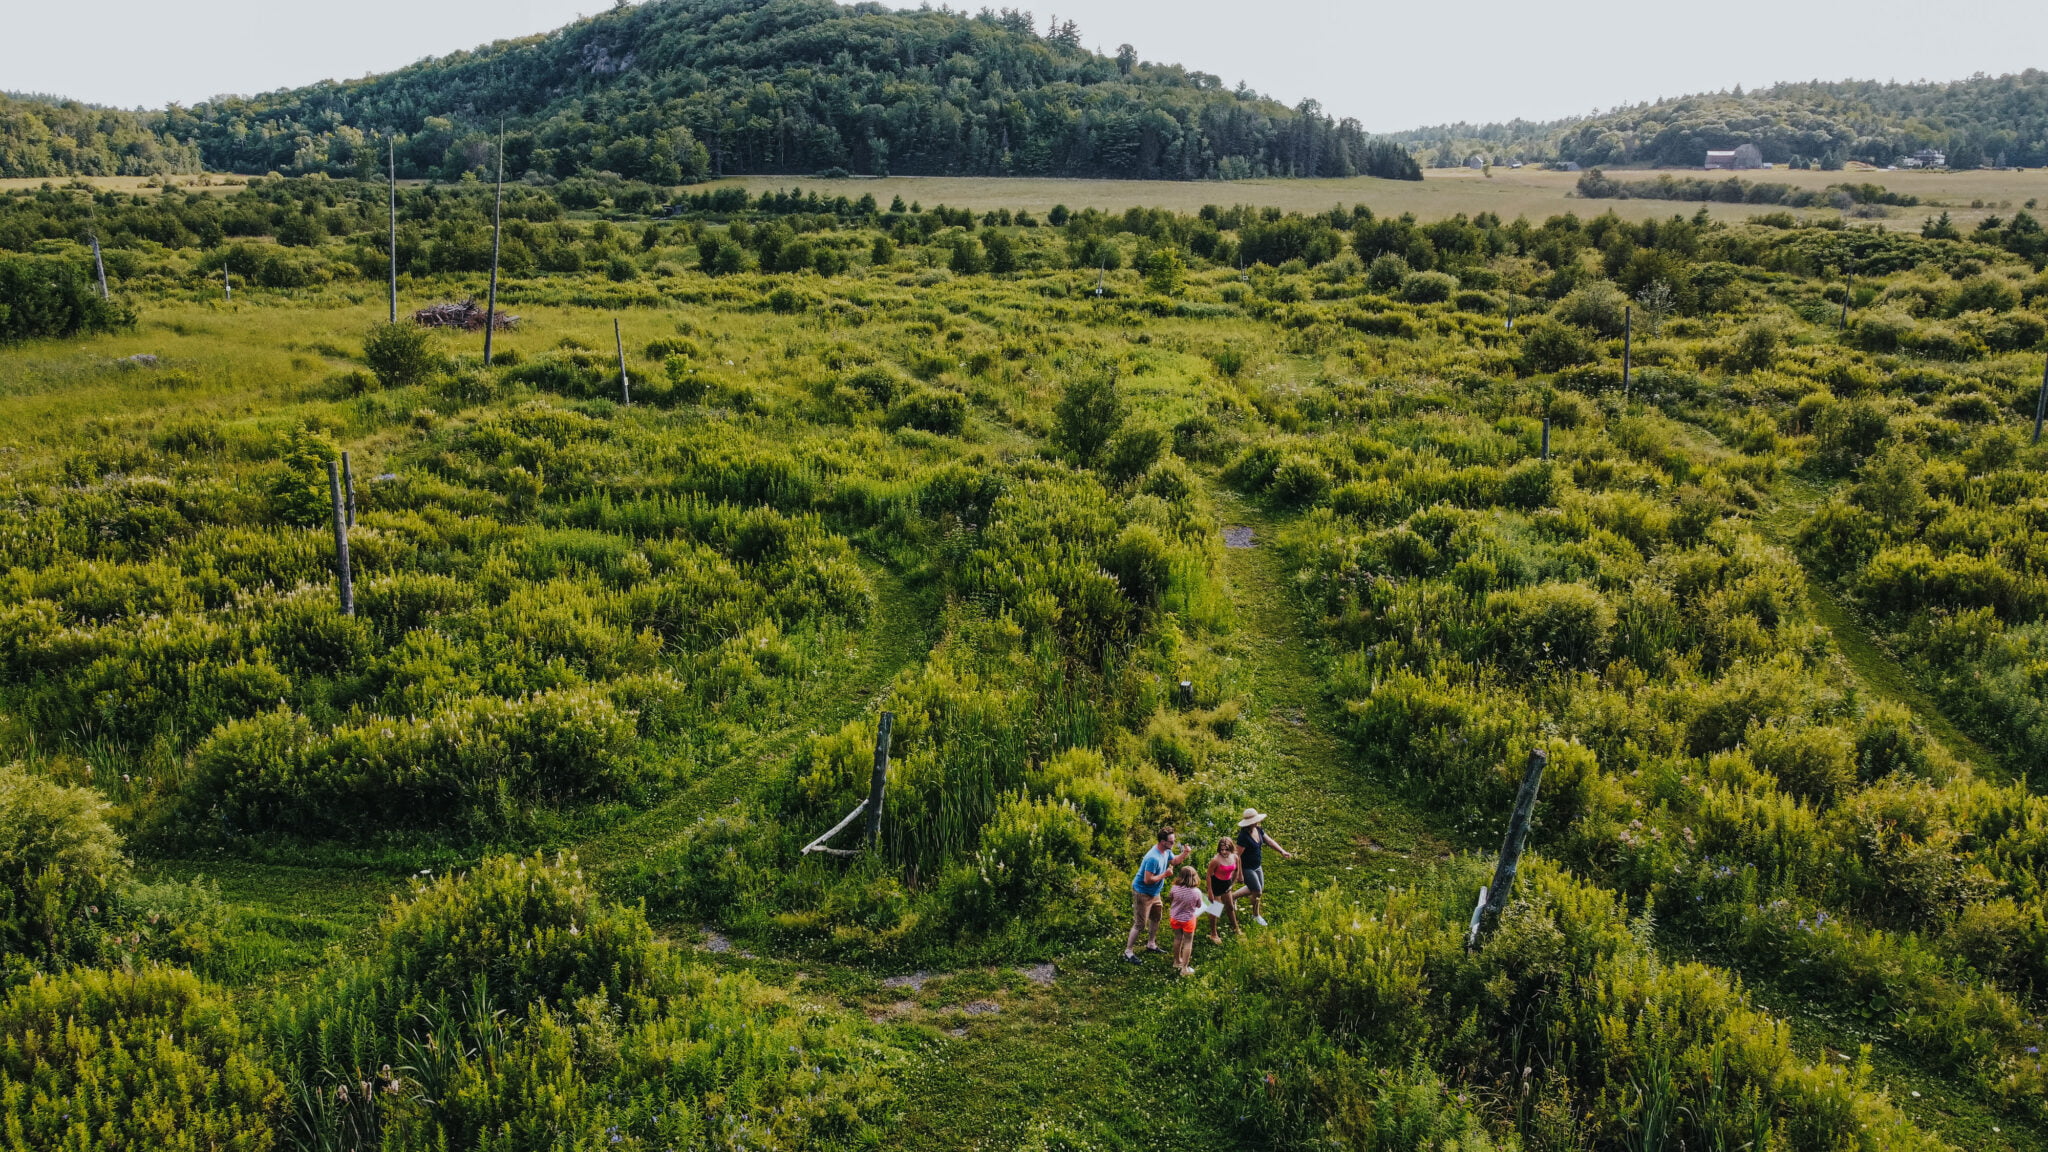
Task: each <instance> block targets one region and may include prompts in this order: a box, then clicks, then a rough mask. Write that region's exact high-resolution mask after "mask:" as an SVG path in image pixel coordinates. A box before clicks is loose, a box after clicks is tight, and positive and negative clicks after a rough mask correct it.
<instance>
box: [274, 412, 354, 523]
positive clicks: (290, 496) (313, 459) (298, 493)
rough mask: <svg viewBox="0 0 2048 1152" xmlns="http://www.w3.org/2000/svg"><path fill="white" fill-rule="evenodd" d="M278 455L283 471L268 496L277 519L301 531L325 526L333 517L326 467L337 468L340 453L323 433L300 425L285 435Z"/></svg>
mask: <svg viewBox="0 0 2048 1152" xmlns="http://www.w3.org/2000/svg"><path fill="white" fill-rule="evenodd" d="M278 455H279V457H280V458H281V462H282V464H283V466H284V467H283V469H282V471H281V472H280V473H279V475H278V477H277V479H276V481H275V482H274V483H272V485H271V488H270V494H271V498H272V499H273V500H275V501H276V505H277V514H278V516H279V518H281V519H283V520H284V521H285V522H286V523H288V524H297V525H299V526H300V527H318V526H320V525H322V524H326V523H328V522H329V521H330V520H331V519H332V518H333V515H334V499H333V496H334V492H333V484H332V483H331V482H330V481H329V480H328V479H327V465H328V464H330V463H333V464H335V465H336V466H339V464H340V462H341V449H340V448H338V447H336V446H335V444H334V441H332V440H329V439H328V438H327V437H326V436H325V435H324V434H323V433H320V432H318V431H316V430H314V429H313V428H312V427H311V426H310V425H305V424H301V425H299V426H298V427H297V428H294V429H292V430H291V431H290V432H289V433H287V434H286V435H285V438H284V444H283V446H282V448H281V450H280V452H279V454H278Z"/></svg>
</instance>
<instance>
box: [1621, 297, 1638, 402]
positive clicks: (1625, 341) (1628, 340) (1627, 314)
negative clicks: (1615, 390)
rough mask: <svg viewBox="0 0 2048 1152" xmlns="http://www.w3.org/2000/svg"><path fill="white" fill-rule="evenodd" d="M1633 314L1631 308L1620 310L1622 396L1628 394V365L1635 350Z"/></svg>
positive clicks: (1633, 310) (1634, 312) (1634, 313)
mask: <svg viewBox="0 0 2048 1152" xmlns="http://www.w3.org/2000/svg"><path fill="white" fill-rule="evenodd" d="M1635 315H1636V310H1635V309H1633V308H1626V307H1625V308H1623V309H1622V310H1621V394H1622V395H1623V396H1626V395H1628V384H1629V366H1630V360H1631V358H1632V354H1633V353H1634V351H1635V342H1636V322H1635Z"/></svg>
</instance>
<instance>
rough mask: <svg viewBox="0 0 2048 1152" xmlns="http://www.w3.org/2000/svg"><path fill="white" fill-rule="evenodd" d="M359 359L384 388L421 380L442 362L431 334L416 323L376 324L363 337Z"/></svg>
mask: <svg viewBox="0 0 2048 1152" xmlns="http://www.w3.org/2000/svg"><path fill="white" fill-rule="evenodd" d="M363 363H365V364H367V365H369V367H370V371H371V373H372V374H374V375H375V376H376V377H377V382H378V383H379V384H382V385H383V386H384V387H386V388H404V387H407V386H408V385H412V384H424V383H426V382H427V381H428V380H429V379H432V378H433V376H434V375H435V373H437V372H440V371H441V370H442V368H443V367H444V366H445V358H444V357H442V356H441V354H440V353H439V352H438V351H437V350H436V349H435V348H434V338H433V337H432V336H431V335H429V334H428V333H427V331H426V329H424V328H421V327H420V326H419V325H417V324H408V323H405V322H403V321H401V322H399V323H396V324H379V325H377V326H376V327H374V328H371V329H370V331H369V334H368V335H366V336H364V337H363Z"/></svg>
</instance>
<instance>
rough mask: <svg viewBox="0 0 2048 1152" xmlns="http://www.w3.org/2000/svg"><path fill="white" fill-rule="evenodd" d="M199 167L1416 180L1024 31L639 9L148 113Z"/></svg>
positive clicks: (1312, 117)
mask: <svg viewBox="0 0 2048 1152" xmlns="http://www.w3.org/2000/svg"><path fill="white" fill-rule="evenodd" d="M167 115H168V120H169V130H170V132H171V133H172V134H173V135H176V136H178V137H180V138H186V137H190V138H194V139H196V140H198V142H199V147H200V149H201V151H202V153H203V154H204V156H205V158H206V162H207V164H208V165H210V166H212V167H215V168H220V169H226V170H230V171H236V172H250V173H261V172H266V171H277V172H287V173H306V172H326V173H329V174H333V175H342V174H347V173H355V172H361V171H365V170H366V169H372V168H380V167H381V166H382V165H383V164H384V162H385V155H384V153H385V146H384V141H385V139H386V138H387V137H395V138H396V140H397V144H398V165H399V171H400V174H401V175H403V176H410V177H439V178H444V179H452V178H455V177H458V176H460V175H461V174H462V173H464V172H469V171H478V170H481V169H482V168H483V167H484V166H485V165H486V164H487V163H492V162H493V161H492V157H493V155H494V153H493V152H492V147H491V136H490V134H491V132H492V131H493V130H494V128H495V125H496V123H497V121H498V119H499V118H500V117H503V118H505V119H506V120H507V121H508V122H509V124H510V128H511V136H510V139H509V140H508V141H507V144H506V159H507V170H508V171H509V172H511V173H512V174H513V175H514V176H522V175H526V174H531V175H532V176H533V177H535V178H548V177H555V178H566V177H569V176H574V175H576V174H578V173H585V172H612V173H616V174H618V175H620V176H624V177H627V178H629V179H635V180H645V181H649V182H653V183H658V184H679V183H685V182H689V181H693V180H701V179H704V178H706V177H711V176H718V175H736V174H740V173H757V172H820V171H829V170H833V169H839V170H843V171H846V172H859V173H869V174H874V175H884V174H897V175H913V174H914V175H954V174H960V175H1046V176H1090V177H1123V178H1139V179H1182V180H1191V179H1232V178H1238V177H1253V176H1353V175H1358V174H1361V173H1363V174H1368V175H1375V176H1386V177H1394V178H1402V179H1420V178H1421V172H1420V170H1419V169H1418V168H1417V166H1416V165H1415V163H1414V161H1413V160H1412V159H1411V158H1410V157H1409V155H1408V153H1407V150H1406V149H1404V148H1402V147H1400V146H1398V145H1394V144H1390V143H1387V142H1384V141H1376V140H1373V139H1371V138H1369V137H1368V136H1367V135H1366V134H1365V131H1364V129H1363V128H1361V127H1360V125H1359V124H1358V122H1357V121H1355V120H1350V119H1345V120H1333V119H1332V118H1331V117H1329V116H1327V115H1325V114H1324V113H1323V112H1322V111H1321V109H1320V108H1319V107H1318V106H1317V105H1316V104H1315V103H1314V102H1313V101H1306V102H1304V103H1303V104H1301V105H1300V106H1299V107H1297V108H1292V109H1290V108H1288V107H1286V106H1285V105H1283V104H1280V103H1277V102H1275V101H1272V100H1268V99H1265V98H1263V97H1261V96H1259V95H1257V94H1256V93H1254V92H1251V91H1250V90H1248V89H1245V88H1243V87H1239V88H1238V89H1236V90H1235V91H1232V90H1229V89H1226V88H1224V86H1223V83H1222V81H1221V80H1220V79H1218V78H1217V77H1215V76H1213V75H1209V74H1207V73H1203V72H1191V71H1188V70H1186V69H1184V68H1181V67H1180V66H1178V65H1163V64H1151V63H1141V62H1140V61H1139V60H1138V58H1137V53H1136V51H1135V50H1134V49H1131V48H1130V47H1129V46H1128V45H1126V46H1124V47H1123V48H1122V49H1121V50H1120V51H1119V53H1118V55H1117V56H1116V57H1113V58H1112V57H1107V56H1101V55H1097V54H1095V53H1092V52H1089V51H1087V50H1085V49H1083V48H1082V47H1081V45H1080V33H1079V31H1078V30H1076V29H1075V28H1074V27H1073V25H1072V23H1071V22H1067V23H1064V24H1060V25H1057V26H1055V27H1052V28H1050V29H1048V30H1047V32H1046V33H1045V34H1043V35H1041V34H1040V33H1039V32H1038V31H1037V30H1036V28H1035V26H1034V22H1033V18H1032V16H1031V14H1030V13H1027V12H1017V11H1013V10H1007V9H1006V10H1004V11H1003V12H1002V13H1000V14H998V13H993V12H987V11H984V12H983V13H982V14H981V15H979V16H974V17H967V16H964V15H961V14H959V13H954V12H951V11H947V10H943V9H941V10H939V11H930V10H919V11H903V12H890V11H887V10H884V9H882V8H880V7H878V6H872V5H862V6H860V7H854V8H847V7H841V6H839V5H837V4H833V3H831V2H830V0H656V2H653V3H647V4H642V5H639V6H635V7H618V8H614V9H612V10H611V11H609V12H606V13H605V14H603V15H601V16H597V17H593V18H590V19H586V20H581V21H578V22H577V23H575V24H572V25H570V26H568V27H566V28H563V29H561V30H559V31H557V32H554V33H551V34H549V35H547V36H536V37H529V38H527V39H523V40H515V41H502V42H499V43H496V44H492V45H490V46H488V47H484V48H479V49H477V50H475V51H472V52H458V53H455V54H454V55H451V56H445V57H442V58H440V59H437V60H429V61H424V62H421V63H419V64H415V65H413V66H411V67H409V68H404V69H401V70H399V71H396V72H392V73H388V74H386V75H383V76H376V77H371V78H369V79H365V80H360V81H352V82H348V83H342V84H334V83H324V84H319V85H314V86H311V87H307V88H299V89H293V90H289V91H283V92H274V93H268V94H265V95H262V96H257V97H253V98H248V99H242V98H235V99H224V100H219V101H213V102H209V103H205V104H201V105H199V106H197V107H194V108H191V109H182V108H173V109H171V110H170V111H169V113H168V114H167Z"/></svg>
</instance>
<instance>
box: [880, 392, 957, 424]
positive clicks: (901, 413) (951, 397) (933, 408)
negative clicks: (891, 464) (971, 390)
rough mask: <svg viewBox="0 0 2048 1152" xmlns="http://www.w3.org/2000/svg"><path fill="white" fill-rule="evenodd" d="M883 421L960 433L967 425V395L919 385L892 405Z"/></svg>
mask: <svg viewBox="0 0 2048 1152" xmlns="http://www.w3.org/2000/svg"><path fill="white" fill-rule="evenodd" d="M883 423H884V424H886V425H887V426H888V427H890V428H916V429H919V430H921V431H925V432H936V433H938V434H939V435H941V436H958V435H959V434H960V432H961V430H962V429H964V428H966V427H967V398H966V397H965V396H962V395H960V394H959V393H958V392H955V391H952V390H951V389H948V388H918V389H915V390H913V391H911V392H907V393H905V394H904V395H903V397H902V398H901V399H899V400H897V401H896V402H895V403H894V404H891V405H889V413H888V415H887V417H885V418H884V420H883Z"/></svg>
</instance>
